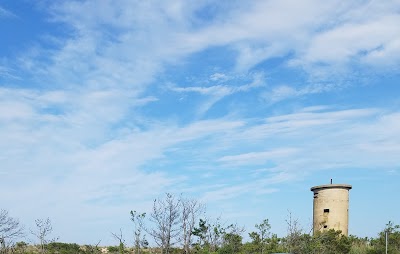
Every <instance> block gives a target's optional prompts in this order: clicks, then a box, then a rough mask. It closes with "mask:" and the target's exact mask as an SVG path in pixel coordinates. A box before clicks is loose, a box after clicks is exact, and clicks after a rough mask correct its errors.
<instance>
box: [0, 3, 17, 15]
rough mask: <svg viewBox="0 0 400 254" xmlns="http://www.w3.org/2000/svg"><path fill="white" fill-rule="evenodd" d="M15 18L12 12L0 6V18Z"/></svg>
mask: <svg viewBox="0 0 400 254" xmlns="http://www.w3.org/2000/svg"><path fill="white" fill-rule="evenodd" d="M16 17H17V15H15V14H14V13H13V12H11V11H10V10H7V9H5V8H3V7H1V6H0V18H16Z"/></svg>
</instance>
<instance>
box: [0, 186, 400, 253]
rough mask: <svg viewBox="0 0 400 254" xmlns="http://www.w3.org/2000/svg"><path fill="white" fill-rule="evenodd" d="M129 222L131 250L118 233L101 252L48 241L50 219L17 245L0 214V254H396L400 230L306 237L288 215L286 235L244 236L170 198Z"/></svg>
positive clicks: (18, 230)
mask: <svg viewBox="0 0 400 254" xmlns="http://www.w3.org/2000/svg"><path fill="white" fill-rule="evenodd" d="M130 220H131V221H132V224H131V225H130V227H131V228H133V230H134V236H133V239H132V240H129V241H130V242H133V244H132V245H131V246H129V244H127V242H126V238H125V237H124V235H123V233H122V230H119V232H112V233H111V235H112V236H113V237H114V239H115V240H116V243H117V244H116V246H108V247H100V246H99V244H100V241H99V242H98V243H97V244H96V245H83V246H82V245H77V244H71V243H61V242H58V239H48V236H49V235H50V233H51V232H52V226H51V221H50V220H49V219H45V220H40V219H39V220H36V221H35V222H36V228H35V229H34V230H32V229H31V230H30V233H31V234H32V235H34V236H35V238H36V242H35V243H33V244H27V243H25V242H21V241H18V240H19V239H21V237H23V236H24V235H25V234H26V232H25V230H24V228H23V227H22V226H21V224H20V223H19V221H18V220H17V219H15V218H13V217H11V216H10V215H9V214H8V212H7V211H6V210H0V244H1V245H0V254H6V253H7V254H8V253H20V254H44V253H49V254H75V253H77V254H98V253H110V254H125V253H127V254H128V253H134V254H145V253H159V254H189V253H193V254H233V253H239V254H270V253H293V254H384V253H386V239H387V242H388V245H387V248H388V249H387V253H388V254H400V227H399V225H394V224H393V223H392V222H389V223H388V224H387V225H386V227H385V229H384V230H383V231H382V232H380V233H378V235H377V237H376V238H359V237H356V236H349V237H347V236H344V235H342V234H341V232H340V231H335V230H329V231H324V232H320V233H317V234H314V235H311V234H310V232H304V230H303V229H302V228H301V226H300V225H299V223H298V220H297V219H293V218H292V215H291V213H289V214H288V217H287V220H286V221H285V223H286V225H287V235H286V236H285V237H278V236H277V235H276V234H274V233H273V232H272V231H271V225H270V223H269V221H268V219H264V220H262V221H261V222H260V223H258V224H256V225H255V230H254V231H252V232H246V231H245V229H244V228H243V227H240V226H239V225H237V224H229V223H227V222H225V221H224V220H223V218H222V217H219V218H214V219H213V218H209V217H208V216H207V215H206V212H205V206H204V204H202V203H200V202H199V201H198V200H195V199H186V198H183V197H182V196H174V195H172V194H169V193H167V194H166V195H165V196H164V197H163V198H160V199H155V200H154V202H153V207H152V210H151V212H150V213H149V214H146V213H141V212H138V211H130ZM244 238H245V239H249V240H247V241H244ZM129 239H131V237H129ZM149 242H153V243H154V246H150V245H149Z"/></svg>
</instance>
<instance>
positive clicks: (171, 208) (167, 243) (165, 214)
mask: <svg viewBox="0 0 400 254" xmlns="http://www.w3.org/2000/svg"><path fill="white" fill-rule="evenodd" d="M180 205H181V203H180V200H179V199H176V198H175V197H174V196H173V195H172V194H170V193H166V196H165V198H164V199H155V200H154V203H153V210H152V212H151V214H150V221H151V222H152V223H153V228H151V229H148V230H147V232H148V233H149V234H150V235H151V236H152V237H153V238H154V241H155V242H156V244H157V245H158V246H160V248H161V251H162V253H163V254H169V253H170V248H171V246H172V245H173V244H174V243H173V242H172V241H173V240H174V239H176V237H177V236H178V235H179V233H180V232H179V230H180V227H179V220H180V212H179V210H180Z"/></svg>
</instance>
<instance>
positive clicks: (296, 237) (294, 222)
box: [286, 211, 303, 253]
mask: <svg viewBox="0 0 400 254" xmlns="http://www.w3.org/2000/svg"><path fill="white" fill-rule="evenodd" d="M286 224H287V237H286V244H287V249H288V252H290V253H291V252H292V251H295V250H296V249H298V248H299V247H300V246H299V245H300V244H301V235H302V234H303V229H302V228H301V226H300V223H299V220H298V219H297V218H293V216H292V212H291V211H288V216H287V219H286Z"/></svg>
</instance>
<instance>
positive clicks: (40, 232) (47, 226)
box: [31, 218, 55, 253]
mask: <svg viewBox="0 0 400 254" xmlns="http://www.w3.org/2000/svg"><path fill="white" fill-rule="evenodd" d="M35 224H36V229H35V230H32V229H31V234H32V235H34V236H36V238H37V239H38V240H39V244H40V253H46V244H48V243H49V242H53V241H55V239H47V237H48V236H49V235H50V234H51V232H52V231H53V226H52V225H51V220H50V218H47V219H36V220H35Z"/></svg>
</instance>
